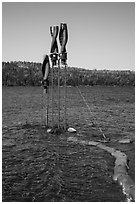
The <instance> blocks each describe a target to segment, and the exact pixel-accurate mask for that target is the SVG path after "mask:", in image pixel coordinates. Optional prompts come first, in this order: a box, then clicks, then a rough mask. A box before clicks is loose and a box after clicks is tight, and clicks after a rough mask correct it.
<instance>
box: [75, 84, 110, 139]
mask: <svg viewBox="0 0 137 204" xmlns="http://www.w3.org/2000/svg"><path fill="white" fill-rule="evenodd" d="M76 87H77V89H78V91H79V93H80V96H81V97H82V99H83V101H84V103H85V105H86V107H87V109H88V110H89V112H90V115H91V117H92V111H91V108H90V106H89V105H88V103H87V101H86V99H85V98H84V96H83V95H82V93H81V91H80V89H79V87H78V86H76ZM94 121H95V123H96V124H97V121H96V120H95V119H94ZM98 129H99V131H100V133H101V134H102V135H103V137H104V138H105V139H107V137H106V136H105V134H104V133H103V131H102V129H101V127H98Z"/></svg>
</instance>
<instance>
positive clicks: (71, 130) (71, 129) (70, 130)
mask: <svg viewBox="0 0 137 204" xmlns="http://www.w3.org/2000/svg"><path fill="white" fill-rule="evenodd" d="M68 132H72V133H73V132H77V131H76V129H74V128H71V127H70V128H68Z"/></svg>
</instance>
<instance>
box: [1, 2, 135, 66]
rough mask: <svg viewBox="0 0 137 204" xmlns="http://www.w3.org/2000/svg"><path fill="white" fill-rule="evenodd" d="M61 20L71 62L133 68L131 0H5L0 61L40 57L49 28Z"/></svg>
mask: <svg viewBox="0 0 137 204" xmlns="http://www.w3.org/2000/svg"><path fill="white" fill-rule="evenodd" d="M60 23H67V26H68V34H69V39H68V43H67V46H66V48H67V53H68V60H67V62H68V65H69V66H74V67H79V68H86V69H110V70H114V69H115V70H125V69H126V70H135V3H134V2H20V3H19V2H3V3H2V61H19V60H20V61H33V62H41V63H42V61H43V56H44V55H45V54H49V53H50V46H51V35H50V31H49V28H50V26H54V25H58V26H59V25H60ZM58 46H59V49H60V44H59V41H58Z"/></svg>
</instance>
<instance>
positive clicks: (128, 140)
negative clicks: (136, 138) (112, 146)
mask: <svg viewBox="0 0 137 204" xmlns="http://www.w3.org/2000/svg"><path fill="white" fill-rule="evenodd" d="M119 143H121V144H129V143H133V140H132V139H123V140H120V141H119Z"/></svg>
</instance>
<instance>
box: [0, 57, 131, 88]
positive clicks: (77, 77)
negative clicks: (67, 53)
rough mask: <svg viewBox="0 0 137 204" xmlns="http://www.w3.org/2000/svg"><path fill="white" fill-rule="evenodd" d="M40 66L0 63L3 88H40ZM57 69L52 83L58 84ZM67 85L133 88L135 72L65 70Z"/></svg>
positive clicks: (26, 63)
mask: <svg viewBox="0 0 137 204" xmlns="http://www.w3.org/2000/svg"><path fill="white" fill-rule="evenodd" d="M41 67H42V64H41V63H36V62H25V61H24V62H22V61H14V62H2V85H3V86H40V85H41V81H42V71H41ZM57 76H58V69H57V68H55V69H54V83H55V84H57V83H58V79H57ZM63 80H64V70H63V69H61V71H60V84H61V85H62V84H63ZM67 85H70V86H77V85H90V86H93V85H107V86H135V72H134V71H130V70H126V71H121V70H119V71H118V70H113V71H110V70H96V69H93V70H88V69H82V68H77V67H68V68H67Z"/></svg>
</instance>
